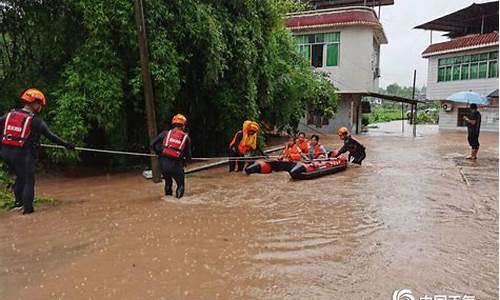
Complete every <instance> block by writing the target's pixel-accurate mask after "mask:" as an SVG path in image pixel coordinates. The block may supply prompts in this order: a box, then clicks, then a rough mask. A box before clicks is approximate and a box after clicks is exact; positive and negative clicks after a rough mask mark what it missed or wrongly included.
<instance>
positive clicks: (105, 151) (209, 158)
mask: <svg viewBox="0 0 500 300" xmlns="http://www.w3.org/2000/svg"><path fill="white" fill-rule="evenodd" d="M40 146H42V147H45V148H55V149H66V148H65V147H64V146H60V145H51V144H40ZM75 150H77V151H86V152H97V153H107V154H120V155H132V156H146V157H155V156H158V155H156V154H151V153H141V152H129V151H116V150H107V149H94V148H85V147H75ZM277 157H278V156H246V157H245V156H244V157H227V156H219V157H193V158H191V160H222V159H225V160H229V161H232V160H242V161H252V160H259V159H265V158H277Z"/></svg>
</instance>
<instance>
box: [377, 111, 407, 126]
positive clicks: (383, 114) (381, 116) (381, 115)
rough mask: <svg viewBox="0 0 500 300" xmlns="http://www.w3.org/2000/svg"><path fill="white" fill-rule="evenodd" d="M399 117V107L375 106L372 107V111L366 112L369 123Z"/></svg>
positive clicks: (387, 120) (392, 119) (388, 120)
mask: <svg viewBox="0 0 500 300" xmlns="http://www.w3.org/2000/svg"><path fill="white" fill-rule="evenodd" d="M405 118H406V116H405ZM401 119H402V118H401V109H396V108H385V107H375V108H373V109H372V112H371V113H370V114H368V122H369V123H370V124H373V123H383V122H390V121H395V120H401Z"/></svg>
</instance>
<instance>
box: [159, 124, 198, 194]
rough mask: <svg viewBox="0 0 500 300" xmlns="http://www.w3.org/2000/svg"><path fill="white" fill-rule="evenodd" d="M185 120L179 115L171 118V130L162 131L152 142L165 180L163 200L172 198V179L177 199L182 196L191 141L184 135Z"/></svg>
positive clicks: (189, 157)
mask: <svg viewBox="0 0 500 300" xmlns="http://www.w3.org/2000/svg"><path fill="white" fill-rule="evenodd" d="M186 124H187V119H186V117H185V116H183V115H181V114H177V115H175V116H174V117H173V118H172V129H170V130H168V131H163V132H162V133H160V134H159V135H158V136H157V137H156V138H155V139H154V140H153V141H152V142H151V147H152V148H153V150H154V151H155V152H156V153H157V154H158V156H159V161H160V168H161V172H162V175H163V179H164V180H165V199H166V197H168V196H172V194H173V191H172V178H173V180H175V184H176V185H177V189H176V191H175V197H176V198H177V199H180V198H182V196H184V190H185V185H184V165H185V163H186V161H188V160H190V159H191V139H190V138H189V136H188V134H187V133H186V131H185V130H186Z"/></svg>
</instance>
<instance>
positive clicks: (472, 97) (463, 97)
mask: <svg viewBox="0 0 500 300" xmlns="http://www.w3.org/2000/svg"><path fill="white" fill-rule="evenodd" d="M446 100H448V101H453V102H460V103H467V104H472V103H475V104H479V105H488V104H489V101H488V99H487V98H486V97H483V96H481V95H479V94H478V93H475V92H470V91H469V92H458V93H454V94H451V95H450V96H449V97H448V98H446Z"/></svg>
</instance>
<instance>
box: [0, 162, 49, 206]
mask: <svg viewBox="0 0 500 300" xmlns="http://www.w3.org/2000/svg"><path fill="white" fill-rule="evenodd" d="M13 184H14V181H13V180H12V178H10V176H9V174H8V172H7V167H6V166H5V164H3V163H1V162H0V210H8V209H11V208H13V207H14V194H13V193H12V191H11V187H12V186H13ZM55 202H56V200H55V199H53V198H49V197H36V198H35V205H43V204H52V203H55Z"/></svg>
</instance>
